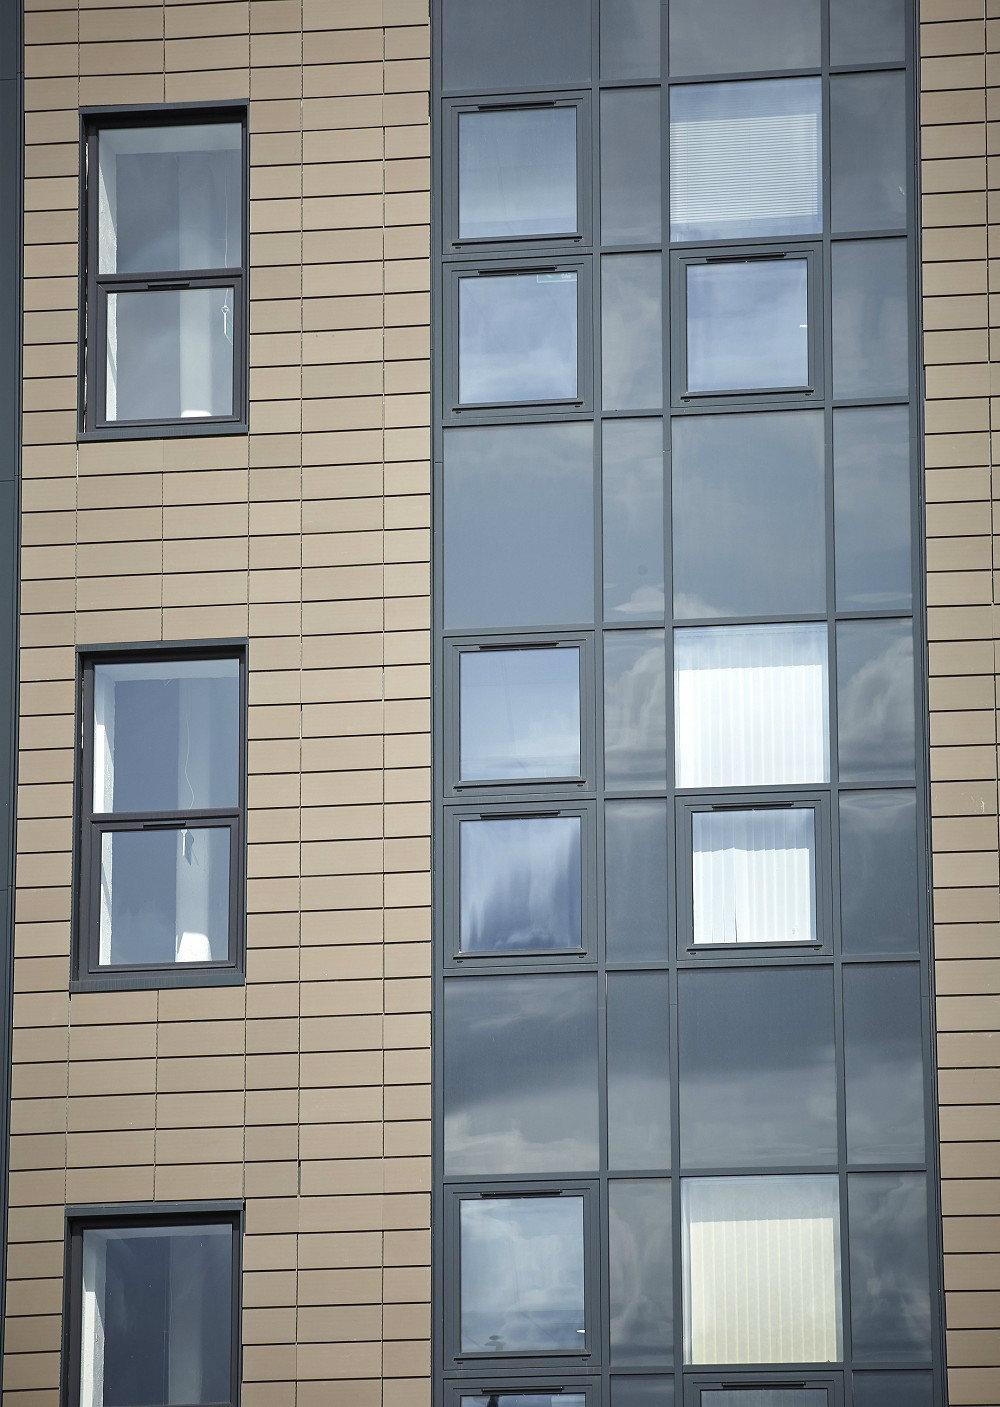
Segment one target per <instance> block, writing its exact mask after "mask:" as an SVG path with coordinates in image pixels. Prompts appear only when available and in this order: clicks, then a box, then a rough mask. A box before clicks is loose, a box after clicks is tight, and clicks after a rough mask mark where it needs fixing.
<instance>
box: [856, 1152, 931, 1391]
mask: <svg viewBox="0 0 1000 1407" xmlns="http://www.w3.org/2000/svg"><path fill="white" fill-rule="evenodd" d="M847 1188H848V1191H847V1205H848V1207H849V1209H850V1210H849V1229H850V1235H849V1241H850V1247H851V1252H850V1254H851V1331H852V1334H853V1338H854V1361H855V1362H856V1363H877V1362H892V1361H893V1360H895V1361H896V1362H900V1361H902V1362H904V1363H905V1362H907V1361H908V1360H911V1361H912V1360H914V1359H929V1358H930V1356H931V1352H932V1349H933V1342H932V1333H931V1296H930V1269H929V1265H928V1251H927V1181H926V1177H925V1174H924V1173H855V1174H854V1175H853V1176H851V1177H849V1178H848V1179H847ZM907 1407H911V1404H909V1403H908V1404H907Z"/></svg>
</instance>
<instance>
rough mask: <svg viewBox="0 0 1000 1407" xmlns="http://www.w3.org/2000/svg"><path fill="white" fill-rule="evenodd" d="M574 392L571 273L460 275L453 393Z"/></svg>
mask: <svg viewBox="0 0 1000 1407" xmlns="http://www.w3.org/2000/svg"><path fill="white" fill-rule="evenodd" d="M576 395H577V304H576V274H575V273H554V274H543V273H519V274H490V275H488V276H482V277H479V278H460V279H459V281H458V397H459V400H460V401H461V402H462V403H463V404H464V405H479V404H490V403H495V402H504V401H514V402H524V401H556V400H573V399H574V398H575V397H576Z"/></svg>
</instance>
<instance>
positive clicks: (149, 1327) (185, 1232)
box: [80, 1224, 233, 1407]
mask: <svg viewBox="0 0 1000 1407" xmlns="http://www.w3.org/2000/svg"><path fill="white" fill-rule="evenodd" d="M82 1261H83V1275H82V1280H83V1283H82V1287H81V1291H82V1293H81V1315H80V1319H81V1325H80V1337H81V1345H80V1403H81V1407H119V1405H120V1404H126V1403H127V1404H132V1403H156V1404H157V1407H161V1404H162V1407H182V1404H183V1407H197V1405H198V1404H201V1403H206V1404H207V1403H221V1402H230V1401H231V1400H232V1391H233V1386H232V1348H233V1232H232V1228H231V1227H230V1226H219V1225H216V1226H210V1225H204V1226H137V1225H130V1224H123V1225H121V1226H119V1227H102V1228H89V1227H88V1228H87V1229H86V1230H85V1231H84V1232H83V1257H82Z"/></svg>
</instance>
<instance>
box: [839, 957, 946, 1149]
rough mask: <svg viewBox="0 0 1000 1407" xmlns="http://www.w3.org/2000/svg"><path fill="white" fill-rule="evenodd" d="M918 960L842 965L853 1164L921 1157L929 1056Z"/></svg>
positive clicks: (848, 1146) (848, 1105)
mask: <svg viewBox="0 0 1000 1407" xmlns="http://www.w3.org/2000/svg"><path fill="white" fill-rule="evenodd" d="M921 1005H922V1004H921V996H920V969H919V967H917V966H916V964H910V963H892V964H886V965H885V966H879V965H878V964H877V963H850V964H848V965H845V967H844V1048H845V1052H846V1056H845V1059H846V1065H847V1156H848V1157H849V1158H850V1159H851V1161H852V1162H854V1163H921V1162H923V1160H924V1157H925V1156H926V1149H925V1145H924V1056H923V1040H922V1032H921V1027H922V1009H921Z"/></svg>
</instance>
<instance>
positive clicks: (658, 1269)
mask: <svg viewBox="0 0 1000 1407" xmlns="http://www.w3.org/2000/svg"><path fill="white" fill-rule="evenodd" d="M608 1200H609V1208H608V1221H609V1226H608V1249H609V1260H610V1278H609V1297H610V1301H611V1305H610V1308H611V1360H612V1362H616V1363H631V1364H636V1365H641V1364H643V1363H654V1362H655V1363H663V1362H665V1361H667V1362H668V1361H669V1359H670V1355H671V1353H672V1351H673V1332H672V1329H673V1309H672V1305H673V1285H672V1282H671V1268H670V1267H671V1259H672V1258H671V1254H670V1242H671V1217H670V1183H669V1182H666V1181H663V1182H659V1181H656V1180H654V1179H649V1180H646V1181H643V1182H612V1183H611V1184H610V1186H609V1189H608Z"/></svg>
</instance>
